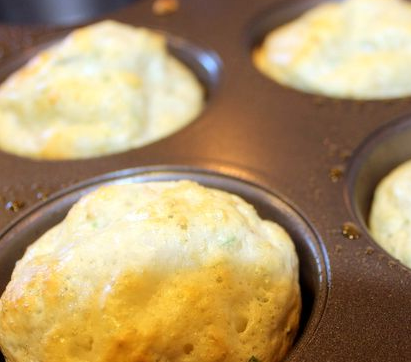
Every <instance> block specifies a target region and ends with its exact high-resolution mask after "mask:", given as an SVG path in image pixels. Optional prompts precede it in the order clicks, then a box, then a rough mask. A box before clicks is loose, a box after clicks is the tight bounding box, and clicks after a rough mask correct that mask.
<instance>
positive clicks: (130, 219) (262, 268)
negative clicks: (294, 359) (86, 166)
mask: <svg viewBox="0 0 411 362" xmlns="http://www.w3.org/2000/svg"><path fill="white" fill-rule="evenodd" d="M300 309H301V298H300V288H299V282H298V260H297V256H296V252H295V248H294V244H293V242H292V241H291V239H290V237H289V236H288V234H287V233H286V232H285V231H284V230H283V229H282V228H281V227H280V226H279V225H277V224H275V223H273V222H271V221H264V220H261V219H260V218H259V216H258V215H257V213H256V211H255V210H254V208H253V207H252V206H251V205H249V204H248V203H246V202H245V201H243V200H242V199H241V198H239V197H237V196H235V195H232V194H229V193H226V192H223V191H219V190H215V189H210V188H205V187H203V186H200V185H198V184H196V183H193V182H191V181H179V182H158V183H147V184H128V185H111V186H105V187H101V188H100V189H98V190H97V191H94V192H92V193H90V194H88V195H87V196H85V197H83V198H82V199H81V200H80V201H79V202H77V203H76V204H75V205H74V206H73V208H72V209H71V211H70V212H69V213H68V215H67V217H66V218H65V220H64V221H63V222H61V223H60V224H58V225H57V226H55V227H54V228H52V229H51V230H49V231H48V232H47V233H46V234H44V235H43V236H42V237H41V238H40V239H39V240H37V241H36V242H35V243H34V244H33V245H32V246H30V247H29V249H28V250H27V252H26V253H25V255H24V257H23V259H22V260H20V261H19V262H18V263H17V266H16V268H15V270H14V272H13V276H12V280H11V282H10V283H9V284H8V286H7V288H6V291H5V292H4V294H3V295H2V297H1V299H0V345H1V348H2V350H3V353H4V354H5V356H6V357H7V359H8V361H9V362H135V361H144V362H156V361H164V362H166V361H168V362H180V361H181V362H183V361H184V362H191V361H192V362H199V361H202V362H208V361H209V362H216V361H226V362H248V361H249V359H250V358H251V357H252V356H255V357H256V358H258V360H259V361H261V362H273V361H279V360H281V359H282V358H283V356H284V355H285V353H286V351H287V350H288V349H289V347H290V346H291V344H292V341H293V339H294V336H295V334H296V331H297V329H298V323H299V315H300Z"/></svg>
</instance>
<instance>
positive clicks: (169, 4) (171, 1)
mask: <svg viewBox="0 0 411 362" xmlns="http://www.w3.org/2000/svg"><path fill="white" fill-rule="evenodd" d="M179 7H180V2H179V0H154V1H153V13H154V14H155V15H160V16H162V15H169V14H172V13H175V12H176V11H177V10H178V8H179Z"/></svg>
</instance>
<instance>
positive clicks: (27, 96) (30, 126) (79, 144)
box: [0, 20, 204, 159]
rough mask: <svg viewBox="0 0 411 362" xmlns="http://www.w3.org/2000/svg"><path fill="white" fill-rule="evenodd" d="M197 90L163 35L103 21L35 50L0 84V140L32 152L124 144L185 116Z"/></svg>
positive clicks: (81, 153)
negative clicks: (39, 50) (45, 47)
mask: <svg viewBox="0 0 411 362" xmlns="http://www.w3.org/2000/svg"><path fill="white" fill-rule="evenodd" d="M203 93H204V92H203V89H202V87H201V85H200V83H199V82H198V80H197V79H196V77H195V76H194V75H193V73H192V72H191V71H190V70H189V69H188V68H187V67H186V66H185V65H183V64H182V63H181V62H180V61H178V60H177V59H176V58H174V57H173V56H171V55H170V54H169V53H168V51H167V47H166V40H165V38H164V36H162V35H160V34H158V33H155V32H154V31H150V30H148V29H144V28H135V27H132V26H130V25H126V24H121V23H118V22H114V21H109V20H107V21H103V22H100V23H96V24H93V25H90V26H87V27H84V28H80V29H78V30H75V31H73V32H72V33H70V34H69V35H68V36H67V37H66V38H65V39H64V40H62V41H61V42H59V43H57V44H55V45H53V46H51V47H50V48H48V49H46V50H43V51H41V52H40V53H39V54H38V55H37V56H35V57H34V58H33V59H32V60H31V61H29V62H28V63H27V64H26V65H25V66H23V67H22V68H21V69H19V70H18V71H16V72H15V73H14V74H12V75H11V76H10V77H9V78H8V79H7V80H6V81H5V82H4V83H3V84H2V85H1V86H0V148H1V149H2V150H4V151H6V152H9V153H13V154H17V155H20V156H27V157H30V158H35V159H79V158H88V157H95V156H101V155H106V154H112V153H117V152H121V151H126V150H129V149H132V148H136V147H140V146H143V145H145V144H147V143H150V142H153V141H156V140H158V139H160V138H163V137H165V136H168V135H170V134H171V133H174V132H175V131H177V130H178V129H180V128H182V127H183V126H185V125H187V124H188V123H189V122H191V121H192V120H193V119H194V118H195V117H197V115H198V114H199V113H200V111H201V109H202V107H203V98H204V94H203Z"/></svg>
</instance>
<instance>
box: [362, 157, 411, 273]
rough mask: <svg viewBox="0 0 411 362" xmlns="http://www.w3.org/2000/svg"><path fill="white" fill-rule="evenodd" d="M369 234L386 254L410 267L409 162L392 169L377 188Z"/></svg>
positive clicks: (410, 176)
mask: <svg viewBox="0 0 411 362" xmlns="http://www.w3.org/2000/svg"><path fill="white" fill-rule="evenodd" d="M370 231H371V234H372V236H373V238H374V239H375V240H376V241H377V242H378V243H379V244H380V245H381V246H382V247H383V248H384V249H385V250H387V252H388V253H390V254H391V255H392V256H394V257H395V258H397V259H399V260H400V261H401V262H402V263H404V264H405V265H407V266H408V267H410V268H411V161H407V162H405V163H403V164H402V165H400V166H398V167H397V168H395V169H394V170H393V171H392V172H390V173H389V174H388V175H387V176H386V177H385V178H384V179H383V180H382V181H381V182H380V184H379V185H378V186H377V188H376V191H375V195H374V200H373V202H372V206H371V213H370Z"/></svg>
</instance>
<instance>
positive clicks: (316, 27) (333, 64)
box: [253, 0, 411, 99]
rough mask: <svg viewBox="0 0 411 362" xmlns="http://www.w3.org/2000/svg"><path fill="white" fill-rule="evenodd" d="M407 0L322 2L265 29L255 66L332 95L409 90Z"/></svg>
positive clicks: (410, 14) (378, 95)
mask: <svg viewBox="0 0 411 362" xmlns="http://www.w3.org/2000/svg"><path fill="white" fill-rule="evenodd" d="M410 24H411V4H410V3H409V2H408V1H405V0H345V1H335V2H334V1H333V2H324V3H321V4H320V5H318V6H316V7H314V8H313V9H311V10H309V11H307V12H306V13H305V14H304V15H302V16H301V17H299V18H298V19H296V20H294V21H292V22H290V23H288V24H285V25H283V26H280V27H279V28H277V29H274V30H273V31H272V32H270V33H269V34H268V35H267V36H266V38H265V40H264V41H263V43H262V45H261V47H258V48H257V49H256V50H255V51H254V54H253V59H254V63H255V65H256V67H257V68H258V69H259V70H260V71H261V72H263V73H264V74H265V75H267V76H269V77H270V78H272V79H274V80H275V81H277V82H278V83H281V84H283V85H286V86H289V87H292V88H295V89H299V90H302V91H306V92H309V93H315V94H320V95H326V96H330V97H335V98H351V99H385V98H395V97H404V96H409V95H410V94H411V68H410V67H409V64H410V63H411V26H410Z"/></svg>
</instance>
